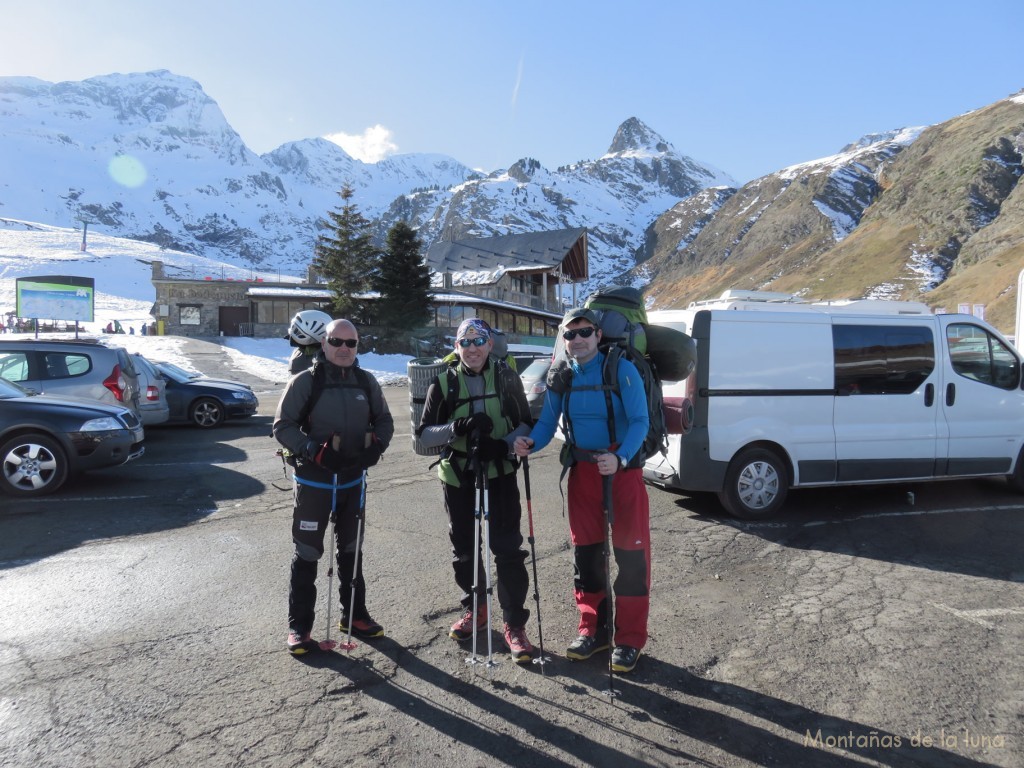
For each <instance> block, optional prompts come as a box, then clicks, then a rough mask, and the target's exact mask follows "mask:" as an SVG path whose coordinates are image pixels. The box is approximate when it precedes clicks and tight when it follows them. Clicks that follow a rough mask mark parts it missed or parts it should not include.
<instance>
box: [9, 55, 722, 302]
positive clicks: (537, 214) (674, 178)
mask: <svg viewBox="0 0 1024 768" xmlns="http://www.w3.org/2000/svg"><path fill="white" fill-rule="evenodd" d="M345 183H350V184H351V185H352V186H353V188H354V190H355V192H356V196H355V199H354V202H355V203H356V205H357V206H358V207H359V209H360V211H361V212H362V213H363V214H364V215H365V216H366V217H367V218H370V219H376V218H377V217H381V222H380V226H379V227H378V234H379V235H380V237H381V240H383V235H384V233H385V232H386V231H387V228H388V227H389V226H390V224H391V223H393V222H394V221H395V220H396V219H398V218H404V219H406V220H409V221H412V222H414V223H415V224H417V225H419V226H420V227H421V238H422V239H423V241H424V244H425V245H428V246H429V245H430V244H431V243H432V242H433V241H434V240H435V239H437V238H440V237H442V236H465V235H474V234H475V235H490V234H507V233H514V232H524V231H532V230H539V229H555V228H564V227H576V226H587V227H589V228H590V229H591V233H592V238H591V251H590V253H591V275H592V277H593V278H594V280H595V281H596V282H599V281H601V280H606V279H611V278H613V277H614V276H616V275H617V274H619V273H621V272H622V271H624V270H625V269H627V268H629V267H631V266H632V265H633V259H634V254H635V252H636V251H637V250H638V249H639V248H641V247H642V245H643V233H644V231H645V230H646V228H647V227H648V225H649V224H650V223H651V222H652V221H653V220H654V219H655V218H656V217H657V216H658V215H659V214H661V213H662V212H664V211H665V210H667V209H669V208H671V207H672V206H673V205H675V204H676V203H677V202H679V201H680V200H681V199H684V198H686V197H688V196H690V195H692V194H694V193H695V192H697V191H699V190H700V189H702V188H704V187H707V186H714V185H717V184H732V183H733V182H732V180H731V179H729V178H728V177H727V176H725V175H724V174H722V173H721V172H719V171H717V170H715V169H713V168H711V167H710V166H707V165H704V164H701V163H698V162H697V161H695V160H693V159H691V158H688V157H686V156H685V155H682V154H679V153H677V152H676V151H675V150H674V149H673V148H672V146H671V144H669V143H668V142H667V141H665V140H664V139H663V138H662V137H660V136H658V134H657V133H655V132H654V131H652V130H651V129H650V128H648V127H647V126H646V125H644V124H643V123H642V122H641V121H640V120H638V119H636V118H630V119H628V120H626V121H625V122H624V123H623V124H622V125H621V126H619V128H618V130H617V131H616V134H615V136H614V138H613V140H612V142H611V145H610V147H609V149H608V151H607V152H606V153H605V154H604V155H603V156H601V157H599V158H598V159H597V160H588V161H581V162H579V163H575V164H573V165H570V166H565V167H563V168H559V169H557V170H555V171H547V170H545V169H542V168H540V167H539V164H537V163H536V162H535V161H531V160H529V159H522V160H519V161H518V162H516V163H514V164H513V165H512V166H510V167H509V168H508V169H502V170H499V171H495V172H493V173H491V174H489V175H484V174H481V173H479V172H475V171H473V170H471V169H469V168H467V167H466V166H464V165H463V164H461V163H459V162H458V161H457V160H455V159H453V158H450V157H446V156H443V155H435V154H415V155H398V156H394V157H390V158H387V159H386V160H383V161H381V162H378V163H363V162H360V161H358V160H355V159H354V158H352V157H350V156H349V155H347V154H346V153H345V152H344V151H343V150H342V149H341V148H340V147H338V146H337V145H335V144H333V143H331V142H329V141H326V140H324V139H304V140H301V141H295V142H290V143H288V144H285V145H283V146H281V147H279V148H277V149H275V150H274V151H272V152H269V153H267V154H266V155H263V156H258V155H256V154H254V153H253V152H252V151H250V150H249V149H248V148H247V147H246V146H245V144H244V142H242V140H241V138H240V137H239V136H238V134H237V133H236V132H235V131H234V130H233V129H232V128H231V126H230V125H229V123H228V121H227V119H226V118H225V116H224V115H223V113H222V112H221V110H220V108H219V107H218V106H217V104H216V102H214V101H213V100H212V99H210V97H209V96H207V95H206V94H205V93H204V91H203V89H202V87H201V86H200V84H199V83H197V82H196V81H194V80H191V79H189V78H186V77H181V76H178V75H175V74H173V73H171V72H167V71H164V70H160V71H154V72H145V73H133V74H112V75H106V76H102V77H95V78H90V79H88V80H84V81H81V82H65V83H47V82H44V81H42V80H37V79H33V78H12V77H4V78H0V216H4V217H8V218H12V219H21V220H26V221H40V222H45V223H48V224H52V225H56V226H63V227H74V226H76V225H77V222H78V221H79V220H80V219H88V220H89V221H91V222H93V223H92V224H91V225H90V226H93V227H95V228H96V229H97V231H100V232H104V233H106V234H110V235H117V236H123V237H131V238H135V239H140V240H145V241H148V242H152V243H156V244H158V245H161V246H164V247H166V248H170V249H174V250H179V251H187V252H191V253H196V254H199V255H205V256H208V257H210V258H214V259H216V260H218V261H223V262H227V263H232V264H237V265H241V266H247V267H250V268H259V269H267V270H270V271H284V272H288V273H291V274H295V275H299V274H302V273H303V271H304V269H305V267H306V265H307V264H308V262H309V260H310V258H311V255H312V250H313V244H314V242H315V239H316V235H317V223H318V221H319V220H320V219H322V218H323V217H324V216H325V215H326V213H327V212H328V211H330V210H332V209H334V208H336V207H337V205H338V203H339V199H338V197H337V192H338V191H339V189H340V188H341V186H342V185H343V184H345Z"/></svg>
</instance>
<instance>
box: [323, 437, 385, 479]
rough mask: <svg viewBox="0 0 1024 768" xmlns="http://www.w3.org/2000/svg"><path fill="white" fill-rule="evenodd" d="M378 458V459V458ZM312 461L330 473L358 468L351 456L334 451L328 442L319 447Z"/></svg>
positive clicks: (356, 462)
mask: <svg viewBox="0 0 1024 768" xmlns="http://www.w3.org/2000/svg"><path fill="white" fill-rule="evenodd" d="M378 458H380V457H379V456H378ZM313 461H315V462H316V463H317V464H319V465H320V466H321V467H323V468H324V469H329V470H330V471H331V472H341V471H343V470H346V469H352V468H353V467H356V466H358V463H359V462H358V461H357V460H355V459H353V458H352V457H351V456H346V455H345V454H343V453H341V452H340V451H336V450H334V449H333V448H332V447H331V442H330V440H328V441H327V442H325V443H324V444H323V445H321V446H320V449H319V450H318V451H317V453H316V456H314V457H313Z"/></svg>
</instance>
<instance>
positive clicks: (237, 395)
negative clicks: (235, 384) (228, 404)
mask: <svg viewBox="0 0 1024 768" xmlns="http://www.w3.org/2000/svg"><path fill="white" fill-rule="evenodd" d="M231 396H232V397H233V398H235V400H248V399H249V395H247V394H246V393H245V392H232V393H231Z"/></svg>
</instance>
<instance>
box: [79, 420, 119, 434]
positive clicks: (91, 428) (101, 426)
mask: <svg viewBox="0 0 1024 768" xmlns="http://www.w3.org/2000/svg"><path fill="white" fill-rule="evenodd" d="M115 429H124V424H122V423H121V422H120V421H118V420H117V419H115V418H114V417H113V416H104V417H103V418H100V419H89V421H87V422H85V424H83V425H82V428H81V430H79V431H81V432H110V431H111V430H115Z"/></svg>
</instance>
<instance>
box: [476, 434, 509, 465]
mask: <svg viewBox="0 0 1024 768" xmlns="http://www.w3.org/2000/svg"><path fill="white" fill-rule="evenodd" d="M477 451H478V452H479V453H478V455H479V456H480V460H481V461H501V460H502V459H504V458H507V457H508V443H506V442H505V441H504V440H502V439H501V438H496V437H482V438H480V445H479V446H477Z"/></svg>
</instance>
